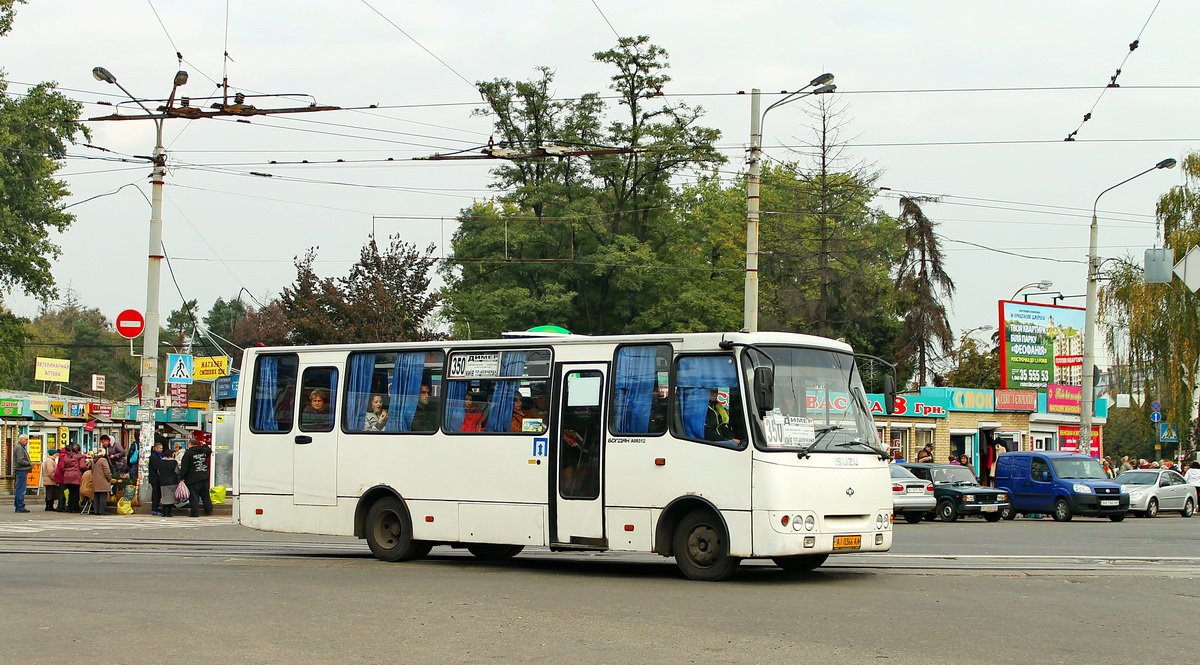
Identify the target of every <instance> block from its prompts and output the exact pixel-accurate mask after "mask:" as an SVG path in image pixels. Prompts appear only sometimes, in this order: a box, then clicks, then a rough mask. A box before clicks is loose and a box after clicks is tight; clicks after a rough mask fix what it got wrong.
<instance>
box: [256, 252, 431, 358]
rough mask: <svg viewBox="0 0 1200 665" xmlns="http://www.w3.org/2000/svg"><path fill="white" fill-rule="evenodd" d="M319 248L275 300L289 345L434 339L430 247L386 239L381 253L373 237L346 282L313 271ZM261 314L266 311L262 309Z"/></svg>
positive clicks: (303, 261)
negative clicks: (276, 300) (284, 324)
mask: <svg viewBox="0 0 1200 665" xmlns="http://www.w3.org/2000/svg"><path fill="white" fill-rule="evenodd" d="M316 257H317V248H316V247H314V248H312V249H310V250H308V252H307V253H306V254H305V255H304V258H302V259H298V260H297V261H296V281H295V282H294V283H293V284H292V285H291V286H289V287H287V288H285V289H284V290H283V293H282V294H281V295H280V297H279V306H280V307H279V311H280V313H281V314H282V318H283V319H284V320H285V321H286V324H287V331H286V337H287V342H288V343H291V344H334V343H350V342H397V341H410V340H428V339H436V338H437V336H438V335H437V333H436V332H435V331H434V330H433V324H432V320H431V319H432V316H433V314H434V312H435V310H436V309H437V306H438V303H439V302H440V298H439V296H438V295H436V294H433V293H430V291H429V282H430V278H429V271H430V270H431V269H432V267H433V265H434V263H436V262H437V258H436V257H435V256H434V255H433V245H430V246H429V247H427V248H426V249H425V251H424V253H422V252H421V251H419V250H418V249H417V248H416V246H415V245H412V244H411V243H406V242H403V241H401V240H400V238H399V236H393V237H391V238H390V243H389V245H388V247H387V249H386V250H385V251H384V252H383V253H380V251H379V247H378V246H377V245H376V243H375V239H374V238H372V239H371V240H370V241H369V242H368V243H367V244H366V245H365V246H364V247H363V249H362V252H361V254H360V255H359V260H358V262H356V263H355V264H354V266H352V267H351V269H350V274H349V275H347V276H345V277H338V278H332V277H319V276H318V275H317V274H316V272H314V271H313V263H314V262H315V261H316ZM264 309H265V308H264Z"/></svg>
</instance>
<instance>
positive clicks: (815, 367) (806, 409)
mask: <svg viewBox="0 0 1200 665" xmlns="http://www.w3.org/2000/svg"><path fill="white" fill-rule="evenodd" d="M756 349H758V350H761V351H762V352H765V353H767V354H768V355H769V356H770V358H771V361H774V365H775V408H774V410H772V411H771V412H770V413H767V414H766V415H765V416H763V418H762V421H761V425H762V427H761V428H756V429H757V430H758V432H757V436H756V439H757V440H756V443H757V444H758V447H759V448H761V449H764V450H772V451H774V450H782V451H800V452H806V453H807V452H833V453H870V454H876V455H882V454H885V453H884V451H883V447H882V444H881V443H880V442H879V437H878V435H877V434H876V431H875V424H874V421H872V420H871V411H870V407H869V405H868V404H867V401H866V394H865V391H864V390H863V385H862V378H861V377H860V376H859V374H858V367H857V365H856V364H855V362H854V357H853V356H852V355H850V354H848V353H841V352H837V351H830V350H827V349H806V348H799V347H786V346H762V347H756ZM747 357H748V359H749V360H750V362H749V363H747V365H749V367H748V368H747V371H748V372H750V373H751V374H752V373H753V367H755V366H763V365H768V366H769V365H770V364H771V363H770V362H769V361H767V360H766V359H765V358H762V356H761V355H760V354H759V353H756V352H755V351H754V350H751V351H749V352H748V354H747ZM747 381H748V383H747V385H750V383H751V382H750V379H749V378H748V379H747Z"/></svg>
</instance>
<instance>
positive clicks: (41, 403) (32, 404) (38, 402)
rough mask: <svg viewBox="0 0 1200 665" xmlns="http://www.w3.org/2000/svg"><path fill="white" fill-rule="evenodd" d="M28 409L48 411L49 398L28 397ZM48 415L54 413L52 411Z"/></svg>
mask: <svg viewBox="0 0 1200 665" xmlns="http://www.w3.org/2000/svg"><path fill="white" fill-rule="evenodd" d="M29 410H30V411H49V410H50V398H49V397H30V398H29ZM50 415H54V414H53V413H52V414H50Z"/></svg>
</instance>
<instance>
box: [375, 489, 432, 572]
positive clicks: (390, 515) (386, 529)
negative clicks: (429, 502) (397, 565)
mask: <svg viewBox="0 0 1200 665" xmlns="http://www.w3.org/2000/svg"><path fill="white" fill-rule="evenodd" d="M366 536H367V545H368V546H369V547H370V548H371V553H372V554H374V555H375V558H377V559H381V560H383V561H408V560H410V559H420V558H421V557H423V556H425V555H427V554H429V550H430V549H431V548H432V547H433V545H432V543H426V542H422V541H419V540H413V539H412V521H411V520H409V519H408V511H407V510H405V508H404V504H403V503H401V502H400V500H399V499H397V498H395V497H388V498H386V499H381V500H379V501H376V502H375V503H374V504H373V505H372V506H371V509H370V510H369V511H367V533H366Z"/></svg>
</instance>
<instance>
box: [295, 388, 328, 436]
mask: <svg viewBox="0 0 1200 665" xmlns="http://www.w3.org/2000/svg"><path fill="white" fill-rule="evenodd" d="M332 417H333V414H332V413H331V412H330V410H329V391H328V390H326V389H325V388H313V389H312V391H310V392H309V393H308V406H306V407H304V411H303V412H302V413H301V414H300V429H302V430H324V429H328V428H329V426H330V423H331V422H332V421H331V420H330V419H331V418H332Z"/></svg>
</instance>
